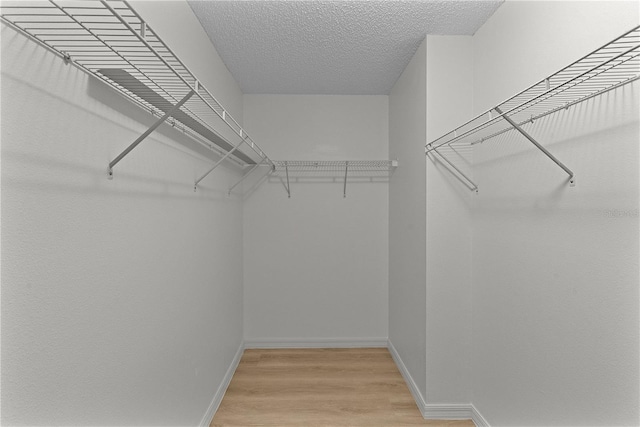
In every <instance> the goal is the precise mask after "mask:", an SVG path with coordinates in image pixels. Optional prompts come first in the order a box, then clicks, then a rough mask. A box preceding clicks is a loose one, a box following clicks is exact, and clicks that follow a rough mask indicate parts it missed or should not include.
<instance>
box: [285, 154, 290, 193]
mask: <svg viewBox="0 0 640 427" xmlns="http://www.w3.org/2000/svg"><path fill="white" fill-rule="evenodd" d="M284 171H285V173H286V175H287V186H286V187H285V188H286V190H287V196H289V198H291V186H290V185H289V164H288V162H284Z"/></svg>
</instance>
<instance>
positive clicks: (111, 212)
mask: <svg viewBox="0 0 640 427" xmlns="http://www.w3.org/2000/svg"><path fill="white" fill-rule="evenodd" d="M136 7H138V10H139V11H140V12H141V13H142V14H143V16H144V17H145V18H147V19H148V21H149V23H150V25H151V26H152V27H155V28H156V29H157V30H158V32H159V33H161V35H162V37H163V38H164V39H166V41H167V43H168V44H169V45H170V46H172V47H174V48H175V50H176V52H177V53H178V54H179V55H181V54H182V53H184V54H185V62H186V63H187V65H189V66H193V68H194V71H195V73H196V74H197V75H199V76H201V79H202V81H203V82H204V84H205V85H210V84H211V86H216V85H223V86H225V87H226V88H227V89H226V90H225V94H223V95H222V96H221V98H224V99H223V100H222V101H223V102H225V103H230V104H231V107H230V109H232V111H233V112H234V114H238V113H240V112H241V111H240V109H239V106H241V93H240V91H239V89H238V88H237V85H235V84H231V85H230V82H231V80H230V79H229V75H228V72H227V70H226V69H225V68H224V67H221V66H220V64H221V62H219V61H217V60H216V61H217V62H216V61H213V62H207V61H204V59H203V58H215V55H216V53H215V51H214V50H213V49H212V47H211V45H210V43H209V41H208V39H207V38H206V35H205V34H204V31H203V30H202V28H201V27H200V25H199V23H198V21H197V19H196V18H195V17H194V16H193V15H192V14H191V11H190V9H189V7H188V5H187V4H186V3H182V2H178V3H163V5H162V8H158V7H157V4H156V5H154V4H142V3H140V4H136ZM165 16H167V17H169V16H170V17H171V21H170V22H169V21H168V20H167V21H165V20H164V17H165ZM156 24H157V25H156ZM1 31H2V33H1V36H2V98H1V101H2V135H1V136H2V249H3V250H2V423H3V425H15V424H19V425H197V424H198V423H200V421H201V419H202V418H203V416H204V415H205V412H206V411H207V408H208V406H209V404H210V402H211V401H212V398H213V395H214V393H215V392H216V390H217V388H218V386H219V385H220V384H221V381H222V378H223V376H224V374H225V372H226V370H227V369H228V367H229V365H230V363H231V360H232V358H233V357H234V355H235V353H236V351H237V350H238V348H239V346H240V344H241V340H242V261H241V259H242V223H241V221H242V208H241V204H242V203H241V200H238V199H236V198H227V197H226V191H225V190H226V188H227V185H228V184H229V183H230V182H233V180H234V179H236V178H237V176H238V173H237V171H234V170H231V169H221V170H220V171H216V176H215V177H211V179H208V180H207V181H206V183H205V182H203V185H202V189H201V190H200V191H199V192H198V193H194V192H193V189H192V188H193V179H194V178H195V176H197V174H199V173H201V172H202V171H203V170H204V169H205V168H206V167H207V165H208V164H210V161H209V160H207V159H206V158H204V157H202V156H201V155H199V154H196V153H195V152H194V151H193V150H191V148H193V147H192V143H191V142H190V141H189V140H187V139H186V138H185V137H183V136H182V135H181V134H179V133H177V132H175V131H173V130H172V129H170V128H166V127H162V128H160V129H159V131H157V132H156V133H154V134H152V136H151V137H149V138H148V140H145V141H144V142H143V143H142V144H141V145H140V146H139V147H138V148H136V149H135V150H134V151H133V152H132V153H131V154H129V156H127V157H126V158H125V159H124V160H122V162H121V163H120V164H118V165H117V166H116V168H115V178H114V180H113V181H109V180H107V178H106V166H107V163H108V161H109V160H110V159H112V158H113V157H115V155H117V154H118V153H119V152H120V151H121V150H122V149H124V148H125V147H126V146H127V145H128V144H129V143H130V142H131V141H133V140H134V139H135V138H136V137H137V136H138V135H140V134H141V133H142V132H143V131H144V130H145V129H146V128H147V127H148V126H149V125H150V124H151V123H153V121H154V119H153V118H152V117H151V116H149V115H148V114H147V113H145V112H142V111H141V110H139V109H138V108H137V107H136V106H134V105H133V104H131V103H130V102H128V101H127V100H125V99H124V98H122V97H121V96H120V95H118V94H117V93H115V92H114V91H113V90H112V89H110V88H108V87H106V86H105V85H104V84H103V83H101V82H99V81H98V80H97V79H94V78H91V77H89V76H87V75H86V74H84V73H83V72H81V71H79V70H78V69H77V68H75V67H73V66H68V65H65V64H64V62H63V61H62V60H61V59H60V58H58V57H56V56H55V55H53V54H52V53H50V52H49V51H47V50H45V49H44V48H42V47H41V46H39V45H37V44H36V43H34V42H33V41H30V40H28V39H27V38H25V37H24V36H22V35H20V34H17V33H16V32H15V31H14V30H13V29H10V28H8V27H6V26H5V25H4V24H3V25H2V27H1ZM214 62H216V63H217V65H216V63H214Z"/></svg>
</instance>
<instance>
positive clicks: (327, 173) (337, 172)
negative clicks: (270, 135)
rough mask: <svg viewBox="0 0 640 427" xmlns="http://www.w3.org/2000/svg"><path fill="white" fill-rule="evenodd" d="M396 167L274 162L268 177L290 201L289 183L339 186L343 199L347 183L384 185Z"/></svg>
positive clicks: (365, 162) (395, 163)
mask: <svg viewBox="0 0 640 427" xmlns="http://www.w3.org/2000/svg"><path fill="white" fill-rule="evenodd" d="M397 167H398V161H397V160H324V161H317V160H276V161H274V168H273V171H272V173H273V174H274V175H276V176H277V177H278V178H279V179H280V180H281V181H282V184H283V186H284V189H285V191H286V192H287V194H288V196H289V197H291V181H292V180H293V181H294V182H301V181H323V180H329V181H330V182H338V181H340V182H342V183H343V197H347V182H348V181H369V182H376V181H388V180H389V179H390V178H391V175H392V174H393V172H394V171H395V170H396V168H397Z"/></svg>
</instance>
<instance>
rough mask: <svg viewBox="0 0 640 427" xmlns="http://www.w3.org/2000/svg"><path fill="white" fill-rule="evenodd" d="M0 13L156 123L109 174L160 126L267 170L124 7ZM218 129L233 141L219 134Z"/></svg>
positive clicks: (64, 6) (34, 6) (112, 2)
mask: <svg viewBox="0 0 640 427" xmlns="http://www.w3.org/2000/svg"><path fill="white" fill-rule="evenodd" d="M0 10H1V19H2V21H3V22H5V23H6V24H8V25H9V26H11V27H13V28H14V29H16V30H18V31H20V32H22V33H23V34H25V35H27V36H28V37H29V38H31V39H32V40H35V41H37V42H38V43H40V44H41V45H43V46H45V47H46V48H48V49H50V50H51V51H53V52H55V53H56V54H58V55H59V56H60V57H62V58H63V59H64V60H65V62H66V63H70V64H73V65H74V66H76V67H78V68H80V69H81V70H83V71H85V72H87V73H89V74H91V75H93V76H96V77H98V78H99V79H101V80H102V81H104V82H106V83H107V84H109V85H110V86H112V87H113V88H115V89H116V90H118V91H119V92H120V93H121V94H123V95H125V96H126V97H127V98H128V99H130V100H131V101H133V102H134V103H136V104H137V105H138V106H140V107H142V108H144V109H145V110H147V111H148V112H150V113H151V114H152V115H154V116H156V117H158V118H160V120H158V121H156V123H154V125H153V126H151V127H150V128H149V129H148V130H147V131H146V132H144V133H143V134H142V135H141V136H140V137H139V138H137V139H136V140H135V141H134V142H133V143H132V144H131V145H129V147H127V149H125V150H124V151H123V152H122V153H121V154H120V155H119V156H118V157H116V158H115V159H114V160H113V161H111V162H110V163H109V168H108V169H109V176H112V173H113V172H112V168H113V167H114V166H115V165H116V164H117V163H118V162H120V161H121V160H122V158H124V157H125V156H126V155H127V154H128V153H129V152H130V151H131V150H133V148H135V147H136V146H137V145H138V144H139V143H140V142H142V140H143V139H144V138H145V137H146V136H148V135H149V134H150V133H151V132H152V131H153V130H154V129H156V128H157V127H158V126H159V125H160V124H161V123H163V122H167V123H168V124H170V125H172V126H174V127H175V128H176V129H178V130H180V131H182V132H183V133H185V134H186V135H188V136H189V137H191V138H192V139H194V140H195V141H196V142H198V143H200V144H202V145H204V146H205V147H207V148H208V149H210V150H212V151H214V152H216V153H217V154H219V155H220V156H221V157H223V158H224V159H225V160H230V161H232V162H233V163H236V164H238V165H240V166H247V165H257V164H268V165H270V166H271V167H272V168H273V166H274V165H273V162H272V161H271V159H269V157H268V156H267V155H266V154H265V153H264V152H263V151H262V150H261V149H260V147H259V146H258V145H257V144H256V143H255V142H254V141H253V140H252V139H251V137H250V136H249V135H247V133H246V131H245V130H244V129H243V128H242V126H240V124H239V123H238V122H237V121H236V120H235V119H234V118H233V117H232V115H231V114H229V112H228V111H227V110H226V109H225V108H224V107H223V106H222V104H220V102H218V100H217V99H216V98H215V97H214V96H213V95H212V94H211V93H210V92H209V91H208V90H207V89H206V88H205V87H204V86H202V84H201V83H200V81H199V80H198V79H197V78H196V76H195V75H194V74H193V73H192V72H191V71H190V70H189V69H188V68H187V67H186V65H185V64H184V63H183V62H182V61H181V60H180V59H179V58H178V57H177V56H176V55H175V54H174V52H173V51H172V50H171V49H170V48H169V47H168V46H167V45H166V44H165V43H164V42H163V41H162V39H161V38H160V37H159V36H158V35H157V34H156V33H155V32H154V31H153V30H152V29H151V27H149V25H148V24H147V23H146V22H145V21H144V20H143V19H142V17H141V16H140V15H139V14H138V13H137V12H136V11H135V10H134V9H133V7H131V5H129V3H128V2H127V1H122V0H108V1H105V0H100V1H87V2H68V1H57V0H48V1H39V2H29V3H28V4H24V2H21V1H3V2H2V5H1V7H0ZM221 125H222V126H223V127H225V128H227V129H228V130H229V131H228V132H227V134H228V135H234V136H233V137H232V138H233V139H235V138H236V137H237V138H239V141H240V142H234V141H231V140H229V137H228V136H225V135H223V134H221V130H220V126H221ZM240 145H242V147H240ZM205 176H206V175H205ZM198 182H199V181H198Z"/></svg>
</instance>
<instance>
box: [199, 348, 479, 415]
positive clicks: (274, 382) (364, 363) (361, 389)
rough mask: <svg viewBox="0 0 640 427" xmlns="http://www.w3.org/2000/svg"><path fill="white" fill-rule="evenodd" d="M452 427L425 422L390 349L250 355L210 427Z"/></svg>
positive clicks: (242, 362)
mask: <svg viewBox="0 0 640 427" xmlns="http://www.w3.org/2000/svg"><path fill="white" fill-rule="evenodd" d="M258 425H259V426H282V427H285V426H336V427H339V426H353V427H360V426H363V427H364V426H367V427H369V426H371V427H373V426H390V427H391V426H447V427H474V424H473V422H472V421H471V420H464V421H441V420H438V421H427V420H424V419H423V418H422V415H421V414H420V411H419V410H418V407H417V406H416V404H415V401H414V400H413V397H412V396H411V393H410V392H409V389H408V388H407V386H406V384H405V382H404V379H403V378H402V376H401V375H400V372H399V371H398V368H397V367H396V365H395V363H394V362H393V359H392V358H391V354H389V351H388V350H387V349H386V348H359V349H275V350H272V349H269V350H245V352H244V354H243V356H242V359H241V360H240V364H239V365H238V369H237V370H236V373H235V375H234V376H233V379H232V380H231V384H230V385H229V388H228V389H227V392H226V394H225V396H224V399H223V400H222V403H221V404H220V408H219V409H218V412H217V413H216V415H215V417H214V418H213V421H212V422H211V427H223V426H224V427H237V426H245V427H246V426H258Z"/></svg>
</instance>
